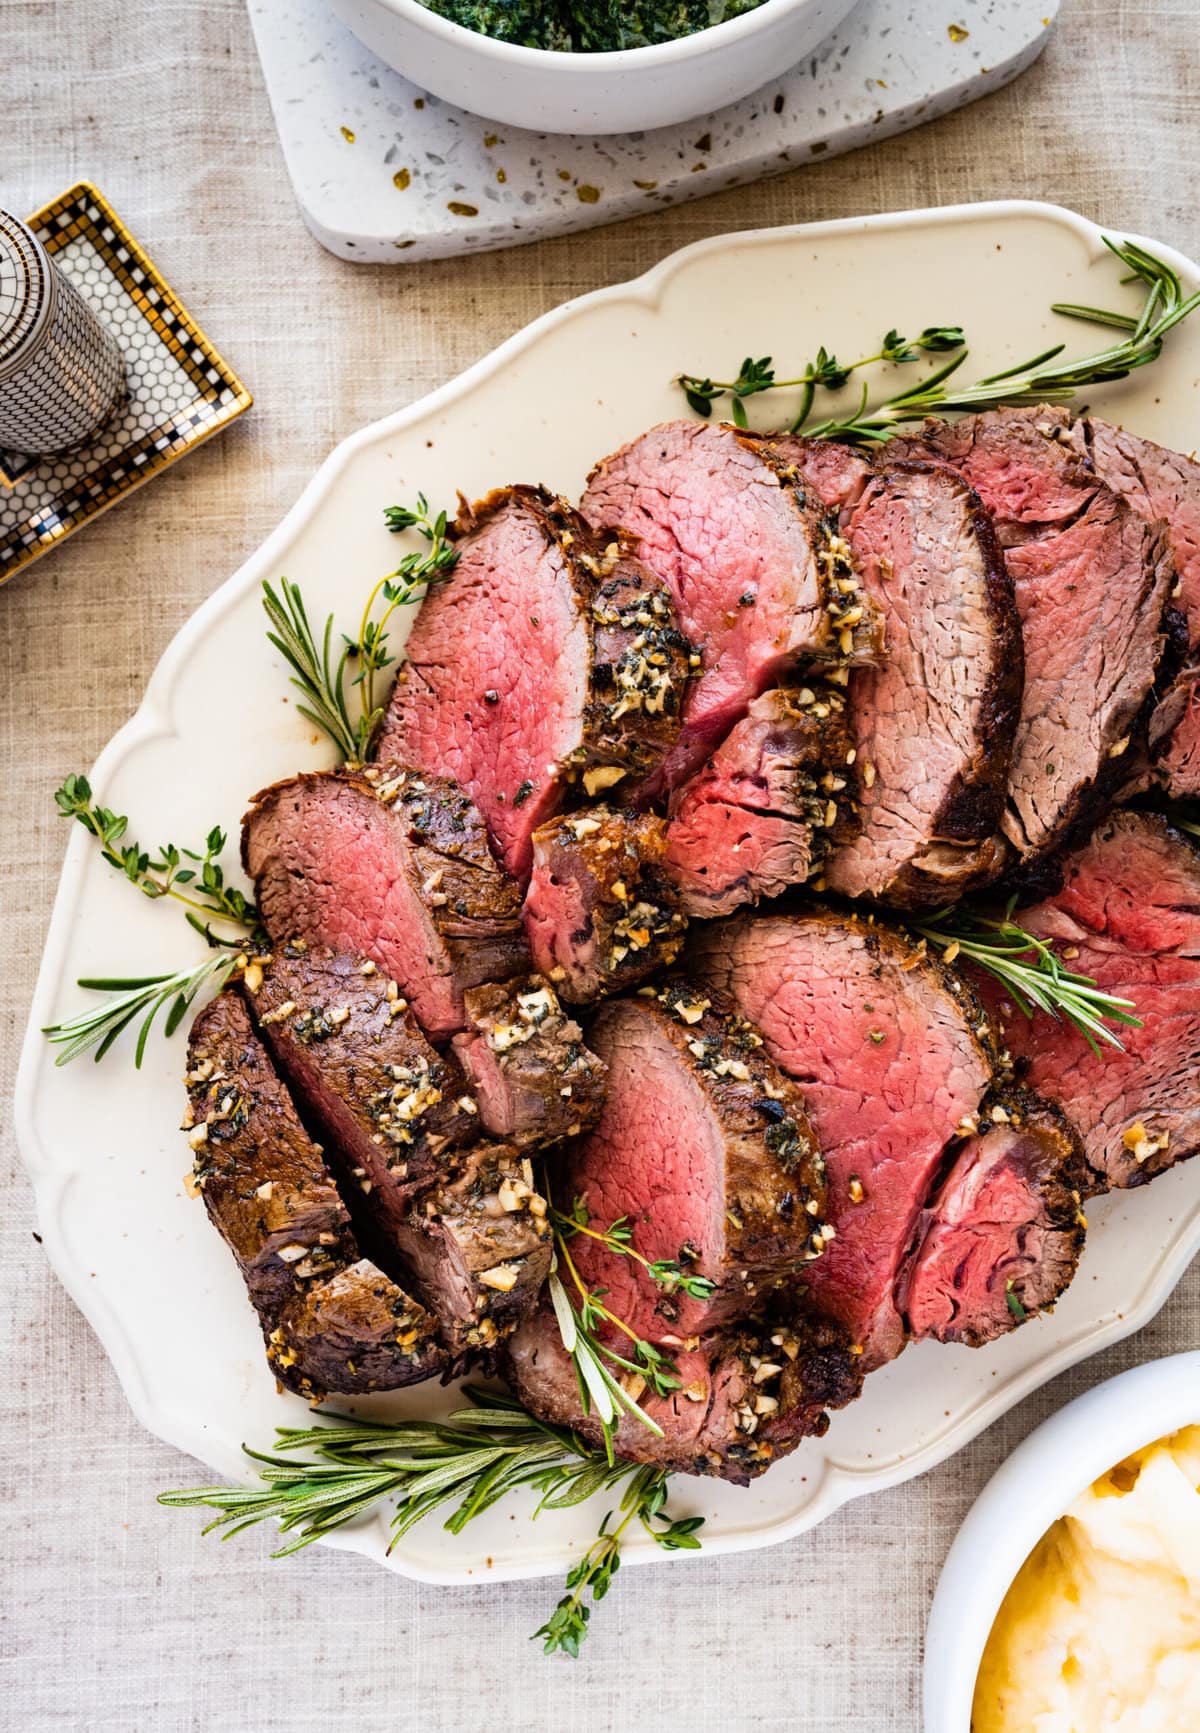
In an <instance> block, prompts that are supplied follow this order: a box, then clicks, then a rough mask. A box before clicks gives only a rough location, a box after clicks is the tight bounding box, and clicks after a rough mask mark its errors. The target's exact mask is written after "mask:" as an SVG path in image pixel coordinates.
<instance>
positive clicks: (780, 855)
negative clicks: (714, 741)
mask: <svg viewBox="0 0 1200 1733" xmlns="http://www.w3.org/2000/svg"><path fill="white" fill-rule="evenodd" d="M852 739H853V737H852V735H851V733H850V731H849V728H848V727H847V724H846V700H845V697H844V695H843V693H842V692H841V691H840V690H839V689H838V688H837V687H836V686H831V685H827V684H825V683H823V682H821V681H814V682H813V683H812V684H811V685H796V686H780V687H775V688H773V689H772V690H771V691H770V692H764V693H763V695H762V697H761V698H756V699H755V700H754V702H753V704H751V705H750V707H749V710H748V711H747V713H746V715H745V716H744V717H743V718H742V720H741V721H740V722H738V723H735V725H734V727H733V728H732V729H731V730H730V732H729V734H728V735H726V737H725V739H724V740H723V741H722V742H721V744H720V746H719V747H717V749H716V751H715V752H714V753H713V754H712V755H711V757H709V758H708V759H707V760H706V761H705V763H704V765H703V767H702V768H701V769H700V770H699V771H698V772H697V774H696V775H695V776H693V777H692V779H691V781H690V782H687V783H685V784H684V786H683V787H682V788H680V789H678V790H676V792H675V794H674V795H673V796H672V799H671V821H670V824H669V826H668V828H667V857H666V862H665V866H666V870H667V872H668V873H669V874H670V876H671V878H672V879H673V880H674V881H675V883H676V884H677V885H678V887H679V891H680V895H681V897H682V900H683V908H684V911H685V912H686V913H687V914H688V915H689V916H695V917H698V918H711V917H713V916H715V915H725V914H729V913H731V911H732V910H733V909H735V908H737V907H739V906H740V905H741V904H742V903H749V902H757V901H758V900H759V898H761V897H773V896H779V895H781V894H782V892H784V891H785V890H787V889H788V888H789V886H791V885H798V884H803V883H804V881H805V880H806V879H807V878H808V877H809V876H810V874H811V872H812V871H813V869H814V868H815V867H816V865H817V863H818V862H820V861H822V860H823V859H824V858H825V855H826V852H827V850H828V848H829V845H830V843H831V841H834V840H841V841H845V840H847V839H848V838H849V837H850V836H851V835H853V833H854V829H855V824H856V817H855V801H856V797H857V794H858V781H857V775H856V772H855V769H854V760H855V756H856V754H855V751H854V748H853V745H852Z"/></svg>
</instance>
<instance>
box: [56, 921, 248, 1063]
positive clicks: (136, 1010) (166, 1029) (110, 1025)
mask: <svg viewBox="0 0 1200 1733" xmlns="http://www.w3.org/2000/svg"><path fill="white" fill-rule="evenodd" d="M244 963H245V957H244V956H243V955H238V956H235V955H234V954H233V953H232V952H231V951H228V950H225V949H222V950H219V951H217V952H216V953H215V954H214V955H210V956H208V957H206V958H205V959H204V961H203V962H202V963H197V965H196V967H195V968H194V969H181V970H180V971H179V972H178V973H176V974H167V975H141V976H132V977H124V978H120V979H110V978H107V977H103V976H89V975H85V976H83V977H82V979H80V980H79V981H78V982H77V983H76V985H77V986H80V987H83V988H84V989H85V990H87V991H88V992H92V993H105V994H107V995H109V997H107V998H106V999H105V1000H104V1003H103V1004H101V1005H97V1006H95V1007H94V1008H93V1009H92V1010H90V1011H80V1012H79V1013H78V1015H77V1016H74V1017H69V1018H68V1019H67V1020H66V1022H65V1023H50V1024H47V1026H46V1027H45V1028H44V1029H43V1030H42V1034H43V1035H45V1037H46V1039H47V1040H48V1041H49V1042H50V1043H51V1045H52V1046H55V1047H61V1048H62V1049H63V1051H62V1052H61V1053H60V1054H59V1055H58V1057H57V1059H56V1060H55V1061H54V1063H55V1064H56V1065H67V1064H69V1063H70V1061H71V1060H72V1059H78V1057H79V1055H80V1054H81V1053H87V1052H89V1051H90V1050H91V1049H92V1048H93V1047H94V1048H95V1050H96V1051H95V1055H94V1057H95V1059H96V1062H97V1063H99V1061H100V1060H101V1059H103V1058H104V1055H105V1054H106V1053H107V1052H108V1050H109V1048H110V1047H111V1046H112V1044H113V1042H114V1041H115V1040H116V1039H117V1036H118V1035H120V1034H121V1033H122V1032H123V1031H124V1030H125V1029H127V1028H128V1027H129V1025H130V1024H131V1023H133V1022H136V1020H137V1019H138V1018H139V1017H141V1018H142V1025H141V1028H140V1029H139V1030H138V1038H137V1045H136V1047H135V1048H134V1053H133V1063H134V1065H135V1067H136V1068H137V1069H138V1070H139V1071H140V1070H141V1068H142V1060H143V1058H144V1057H145V1054H146V1043H147V1041H148V1040H149V1038H150V1031H151V1029H152V1028H153V1027H154V1023H155V1021H156V1019H157V1017H158V1014H159V1012H160V1011H162V1010H163V1008H164V1007H165V1006H169V1007H170V1009H169V1010H168V1011H167V1015H166V1020H165V1022H164V1024H163V1034H164V1035H173V1034H174V1033H175V1031H176V1029H178V1027H179V1025H180V1023H182V1021H183V1019H184V1017H185V1016H186V1015H187V1012H188V1008H189V1006H190V1005H191V1004H192V1003H193V1001H194V1000H195V999H196V997H197V996H198V994H200V993H201V992H202V991H203V990H204V989H205V988H212V989H213V990H214V991H217V992H219V991H220V989H221V988H222V987H223V986H224V985H225V983H226V982H227V981H228V980H229V978H230V976H231V975H232V974H233V973H234V971H235V970H236V969H238V968H241V967H242V966H243V965H244Z"/></svg>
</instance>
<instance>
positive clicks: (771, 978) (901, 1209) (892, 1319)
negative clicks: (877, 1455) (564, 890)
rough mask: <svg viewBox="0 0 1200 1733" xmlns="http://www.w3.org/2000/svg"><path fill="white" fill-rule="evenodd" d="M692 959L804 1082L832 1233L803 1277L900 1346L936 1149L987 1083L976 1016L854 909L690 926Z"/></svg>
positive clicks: (961, 991) (871, 1337)
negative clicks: (912, 1252)
mask: <svg viewBox="0 0 1200 1733" xmlns="http://www.w3.org/2000/svg"><path fill="white" fill-rule="evenodd" d="M688 955H689V963H688V967H689V969H690V970H692V971H694V972H695V973H696V974H697V975H698V977H699V979H700V980H702V981H703V982H704V983H705V985H706V986H708V985H709V984H711V986H713V987H715V988H717V989H719V990H721V991H724V992H727V993H729V994H730V995H731V996H732V997H733V999H734V1000H735V1001H736V1003H737V1006H738V1009H739V1010H740V1011H741V1013H742V1015H743V1016H744V1017H747V1018H748V1019H749V1020H750V1022H751V1023H753V1024H754V1025H755V1027H756V1028H758V1029H759V1030H761V1032H762V1034H763V1036H764V1037H765V1040H766V1045H767V1052H768V1053H769V1054H770V1056H771V1058H772V1059H773V1060H774V1061H775V1063H776V1064H777V1065H778V1066H779V1067H780V1069H781V1070H782V1071H784V1072H786V1073H787V1074H788V1076H789V1077H791V1078H793V1079H794V1080H795V1082H796V1083H798V1084H799V1086H800V1088H801V1090H802V1091H803V1095H804V1099H805V1102H806V1103H807V1107H808V1115H809V1119H810V1120H811V1122H812V1126H813V1129H814V1131H815V1132H816V1136H817V1140H818V1142H819V1144H820V1147H821V1151H822V1154H823V1155H824V1158H825V1166H826V1170H827V1173H828V1197H827V1203H826V1209H827V1213H828V1218H829V1223H830V1225H831V1226H832V1228H833V1230H834V1233H835V1236H836V1237H835V1238H834V1240H833V1242H832V1244H830V1245H828V1246H827V1247H826V1250H825V1253H824V1255H823V1256H822V1257H821V1258H820V1259H818V1261H817V1262H816V1263H815V1264H813V1265H812V1267H811V1268H810V1269H809V1270H807V1271H806V1272H805V1277H804V1281H805V1285H806V1287H807V1288H808V1289H809V1291H810V1293H811V1296H812V1300H813V1303H814V1305H815V1306H816V1307H817V1308H818V1309H819V1310H821V1311H823V1312H826V1313H828V1315H829V1316H830V1317H832V1318H834V1319H836V1320H837V1321H838V1322H839V1323H842V1324H844V1325H845V1326H846V1328H847V1329H848V1330H849V1331H850V1334H851V1337H852V1339H853V1341H854V1342H855V1344H856V1345H857V1346H859V1347H861V1349H862V1350H863V1356H864V1361H865V1365H866V1368H867V1369H868V1370H870V1369H871V1368H872V1367H875V1366H879V1365H881V1364H882V1363H883V1362H884V1361H886V1360H890V1359H893V1358H894V1357H895V1355H896V1354H898V1353H899V1352H900V1350H901V1348H902V1347H903V1346H904V1339H905V1332H904V1320H903V1318H902V1317H901V1315H900V1312H899V1310H898V1308H897V1306H896V1298H895V1294H896V1283H897V1279H898V1277H899V1274H900V1270H901V1267H902V1264H903V1260H904V1257H905V1254H906V1253H907V1252H908V1249H909V1247H910V1245H911V1243H912V1238H913V1234H914V1231H915V1229H916V1226H917V1222H918V1220H919V1219H920V1213H921V1210H922V1207H923V1206H924V1204H925V1200H926V1198H927V1197H928V1195H929V1191H930V1188H931V1185H932V1182H933V1180H934V1177H935V1175H936V1174H937V1171H938V1168H939V1165H940V1163H941V1159H942V1152H943V1151H944V1149H945V1148H946V1145H947V1143H948V1142H949V1141H950V1140H951V1139H952V1138H953V1137H955V1136H956V1135H962V1132H961V1128H962V1127H963V1126H964V1125H966V1126H968V1127H971V1126H973V1125H974V1122H975V1116H976V1115H977V1112H978V1109H979V1103H980V1101H981V1099H982V1097H983V1095H984V1092H985V1091H986V1090H987V1088H988V1086H989V1085H990V1083H991V1080H992V1064H991V1059H990V1055H989V1051H988V1047H987V1040H988V1027H987V1024H986V1022H985V1020H984V1016H983V1013H982V1011H981V1009H980V1007H979V1005H978V1003H977V1002H976V1001H975V1000H974V998H973V996H972V994H971V993H970V991H969V989H967V988H966V987H965V986H964V984H963V983H962V982H960V981H957V980H956V979H955V978H954V977H952V976H951V975H950V974H949V972H948V971H946V970H943V969H942V968H940V966H939V965H937V964H936V963H933V962H931V961H930V960H928V959H927V958H926V957H925V956H924V954H923V951H922V950H921V949H920V948H918V947H917V946H916V945H914V944H913V943H912V942H911V941H910V940H909V939H907V938H906V937H904V936H903V935H901V934H899V933H896V932H892V931H889V930H888V929H887V928H885V927H883V926H881V925H879V924H877V923H875V922H874V921H867V920H862V919H860V918H859V917H857V916H854V915H842V914H836V913H833V912H831V911H814V912H813V913H809V914H798V915H771V916H762V917H755V916H751V915H736V916H734V918H733V919H732V920H731V921H728V922H725V923H722V924H721V925H720V926H707V925H704V926H698V927H696V928H695V929H694V930H693V936H692V942H691V943H690V944H689V947H688ZM956 989H957V990H956Z"/></svg>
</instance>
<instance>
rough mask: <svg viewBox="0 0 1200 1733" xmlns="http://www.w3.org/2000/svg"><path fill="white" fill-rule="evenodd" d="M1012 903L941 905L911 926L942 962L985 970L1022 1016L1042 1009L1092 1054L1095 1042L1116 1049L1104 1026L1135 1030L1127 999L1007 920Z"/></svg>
mask: <svg viewBox="0 0 1200 1733" xmlns="http://www.w3.org/2000/svg"><path fill="white" fill-rule="evenodd" d="M1015 906H1016V898H1015V897H1014V898H1012V899H1011V900H1010V901H1009V903H1008V905H1007V907H1006V908H1005V911H1004V914H1003V916H1001V917H998V918H993V917H991V916H988V915H983V914H978V913H975V912H974V911H972V910H970V909H967V908H957V909H942V910H941V911H940V912H939V913H938V914H936V915H934V916H932V917H931V919H930V920H928V921H926V922H925V923H924V924H921V925H916V924H914V926H913V929H912V930H913V932H915V933H917V934H918V935H919V936H920V937H921V938H922V939H924V940H925V941H926V942H927V943H928V944H930V945H934V946H936V947H937V949H938V950H939V951H940V952H941V953H942V957H943V960H944V961H945V962H948V963H952V962H954V961H955V960H956V959H957V958H958V957H960V956H961V957H964V958H966V960H967V961H968V962H971V963H974V964H976V965H977V967H979V968H981V969H986V971H987V973H988V974H989V975H992V976H993V977H994V978H995V979H996V980H997V981H999V982H1000V984H1001V985H1002V986H1003V987H1004V988H1005V989H1006V990H1007V992H1008V993H1009V994H1010V996H1011V997H1012V999H1013V1002H1014V1003H1015V1005H1016V1006H1017V1009H1018V1010H1019V1011H1022V1012H1023V1013H1024V1014H1025V1016H1026V1017H1032V1015H1033V1013H1034V1011H1045V1012H1046V1013H1047V1014H1048V1015H1049V1016H1051V1017H1053V1018H1055V1019H1056V1021H1058V1022H1063V1023H1070V1024H1071V1025H1072V1027H1073V1028H1075V1029H1078V1031H1079V1033H1080V1034H1081V1035H1082V1036H1083V1038H1084V1040H1085V1041H1086V1042H1087V1044H1088V1046H1089V1047H1090V1048H1091V1049H1092V1052H1093V1053H1099V1051H1100V1049H1099V1046H1098V1045H1097V1043H1098V1042H1100V1041H1104V1042H1106V1043H1107V1044H1108V1045H1109V1046H1110V1047H1117V1048H1121V1047H1122V1043H1121V1041H1120V1038H1119V1037H1118V1036H1117V1035H1116V1034H1115V1033H1114V1031H1113V1030H1112V1029H1110V1028H1109V1027H1108V1025H1109V1024H1110V1023H1119V1024H1124V1025H1126V1026H1127V1027H1129V1028H1132V1029H1140V1028H1141V1027H1142V1023H1141V1019H1140V1018H1139V1017H1137V1016H1136V1015H1135V1014H1134V1003H1133V1000H1132V999H1120V998H1117V997H1116V996H1115V995H1114V994H1112V993H1105V992H1103V991H1102V990H1101V989H1100V988H1099V987H1097V985H1096V983H1095V981H1094V980H1093V978H1092V976H1091V975H1080V974H1076V973H1075V971H1074V970H1072V969H1068V968H1066V967H1064V965H1063V962H1062V960H1061V958H1059V957H1058V956H1057V955H1056V954H1055V952H1054V951H1053V950H1052V949H1051V947H1050V946H1049V945H1048V944H1047V943H1046V941H1045V940H1044V939H1039V938H1037V937H1036V936H1035V935H1034V934H1033V933H1029V932H1026V930H1025V928H1024V927H1022V926H1020V925H1018V923H1017V922H1016V921H1014V920H1013V918H1012V914H1013V909H1014V907H1015ZM1122 1050H1123V1049H1122Z"/></svg>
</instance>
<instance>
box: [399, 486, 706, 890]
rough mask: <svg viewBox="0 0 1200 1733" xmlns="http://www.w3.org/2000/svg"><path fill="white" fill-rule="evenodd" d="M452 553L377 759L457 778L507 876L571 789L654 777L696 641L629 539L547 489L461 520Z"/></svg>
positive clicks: (675, 723) (523, 862)
mask: <svg viewBox="0 0 1200 1733" xmlns="http://www.w3.org/2000/svg"><path fill="white" fill-rule="evenodd" d="M458 533H459V536H460V538H461V539H460V541H459V557H458V563H457V565H456V566H455V568H454V570H453V572H452V573H451V575H450V577H449V578H447V579H445V580H444V581H443V582H441V583H439V584H438V585H436V586H435V587H434V588H433V589H431V590H430V592H429V594H428V596H427V597H426V599H425V601H424V602H423V603H422V605H421V609H420V612H419V613H418V615H417V617H416V620H415V621H414V623H413V628H412V632H411V635H410V636H409V639H408V643H407V646H406V661H405V665H404V667H403V668H402V669H401V671H400V674H399V676H398V678H397V681H396V687H395V692H394V694H393V697H392V702H391V707H390V710H389V712H388V717H387V722H386V724H385V727H384V733H383V739H382V742H381V745H380V757H381V758H388V757H394V758H397V759H401V760H403V761H404V762H405V763H406V764H411V765H414V766H415V767H417V768H418V769H421V770H424V771H426V772H428V773H429V774H431V775H437V776H449V777H453V778H454V779H455V781H457V782H458V783H460V784H461V786H462V787H463V788H464V789H465V790H466V792H467V794H469V795H470V797H471V799H472V800H473V801H474V802H475V803H476V805H477V806H478V807H479V810H480V812H481V813H482V815H483V818H484V822H485V823H486V825H487V828H488V833H489V835H490V836H491V839H492V842H493V845H494V846H495V849H496V852H497V854H498V855H499V857H500V859H501V860H502V861H503V863H504V865H505V866H506V867H507V868H508V870H509V871H510V872H512V873H514V874H515V875H516V876H517V877H518V878H521V879H524V878H525V877H526V876H527V875H528V872H529V864H530V856H531V845H530V838H531V836H532V835H533V832H534V831H535V830H536V829H537V827H538V825H540V824H542V823H544V822H545V820H546V819H548V818H549V817H550V815H551V814H552V813H554V812H556V811H557V809H558V806H559V804H560V801H561V799H562V793H563V787H564V784H565V783H566V782H567V781H568V780H569V779H573V778H582V780H583V782H584V784H585V786H586V787H587V788H588V790H589V792H591V791H594V789H595V788H597V787H607V786H611V785H612V784H614V783H616V782H618V781H621V780H623V779H628V781H629V783H630V784H631V785H632V784H633V783H634V782H637V781H640V780H641V779H642V778H643V777H645V776H647V775H649V774H650V772H651V771H653V770H654V769H655V768H656V766H657V765H658V763H659V762H660V761H661V759H662V757H663V755H664V753H665V752H666V751H667V750H668V748H669V747H671V746H672V745H673V744H674V742H675V739H676V737H677V734H678V729H679V711H680V706H681V701H682V698H683V692H684V687H685V685H686V683H687V678H688V674H689V654H690V646H689V645H688V644H687V643H685V641H684V640H683V638H682V637H681V636H680V634H679V632H678V631H677V630H676V627H675V611H674V608H673V606H672V603H671V599H670V595H669V593H668V591H667V589H666V587H665V586H664V584H663V582H662V580H661V579H660V578H657V577H655V576H654V574H653V573H652V572H650V571H648V570H647V569H646V568H645V567H644V566H642V565H641V564H640V563H639V562H638V561H637V559H636V558H635V557H634V553H633V545H632V543H631V542H630V540H629V538H628V537H625V536H622V535H620V534H618V533H617V532H615V531H614V532H613V533H612V534H604V535H597V534H595V533H594V532H593V531H592V530H591V529H590V527H589V526H588V524H587V523H586V522H585V521H584V520H583V519H582V518H581V517H580V516H579V514H578V513H577V512H575V511H573V510H572V509H571V507H570V506H568V505H567V504H566V502H565V501H564V500H561V499H555V498H554V497H553V496H552V495H551V494H548V493H546V492H545V490H544V489H541V488H532V487H514V488H502V489H501V490H500V491H499V492H497V493H493V494H490V495H489V496H488V498H487V499H485V500H483V501H481V502H480V503H479V504H478V505H475V506H473V507H469V508H467V507H464V510H463V512H462V514H461V515H460V517H459V521H458Z"/></svg>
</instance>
